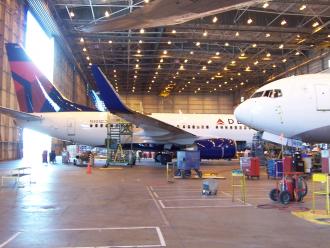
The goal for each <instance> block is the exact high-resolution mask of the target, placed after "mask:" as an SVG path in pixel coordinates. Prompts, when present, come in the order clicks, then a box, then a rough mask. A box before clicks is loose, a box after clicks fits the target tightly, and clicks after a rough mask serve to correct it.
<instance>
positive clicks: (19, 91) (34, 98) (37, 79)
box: [6, 43, 91, 113]
mask: <svg viewBox="0 0 330 248" xmlns="http://www.w3.org/2000/svg"><path fill="white" fill-rule="evenodd" d="M6 50H7V56H8V60H9V64H10V69H11V73H12V77H13V80H14V86H15V91H16V95H17V98H18V104H19V107H20V110H21V111H23V112H27V113H35V112H38V113H41V112H59V111H87V110H91V109H90V108H87V107H84V106H82V105H78V104H75V103H72V102H70V101H69V100H67V99H66V98H65V97H63V96H62V95H61V93H60V92H59V91H58V90H57V89H56V88H55V86H54V85H53V84H52V83H51V82H50V81H49V80H48V79H47V77H46V76H45V75H44V74H43V73H42V72H41V71H40V70H39V69H38V68H37V66H36V65H35V64H34V63H33V62H32V60H31V59H30V58H29V56H28V55H27V54H26V52H25V50H24V49H23V48H22V47H21V46H20V45H18V44H15V43H7V44H6Z"/></svg>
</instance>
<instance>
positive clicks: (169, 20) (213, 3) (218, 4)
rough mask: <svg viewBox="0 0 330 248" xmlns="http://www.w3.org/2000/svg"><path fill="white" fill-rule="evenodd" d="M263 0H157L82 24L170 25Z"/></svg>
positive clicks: (94, 27)
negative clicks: (96, 21)
mask: <svg viewBox="0 0 330 248" xmlns="http://www.w3.org/2000/svg"><path fill="white" fill-rule="evenodd" d="M259 2H264V0H155V1H153V2H150V3H148V4H146V5H145V6H144V7H143V8H140V9H138V10H135V11H133V12H132V13H130V14H128V15H125V16H121V17H118V18H114V19H110V20H109V19H107V20H105V21H101V22H99V23H96V24H94V23H93V24H91V25H90V26H88V27H86V28H83V31H85V32H112V31H122V30H128V29H140V28H150V27H161V26H170V25H176V24H180V23H184V22H187V21H191V20H194V19H197V18H202V17H206V16H210V15H215V14H218V13H221V12H226V11H230V10H233V9H237V8H241V7H244V6H249V5H251V4H255V3H259Z"/></svg>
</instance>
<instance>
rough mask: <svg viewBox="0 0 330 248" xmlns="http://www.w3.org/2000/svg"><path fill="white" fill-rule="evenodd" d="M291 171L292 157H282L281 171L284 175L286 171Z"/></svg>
mask: <svg viewBox="0 0 330 248" xmlns="http://www.w3.org/2000/svg"><path fill="white" fill-rule="evenodd" d="M291 171H292V157H290V156H288V157H284V158H283V172H284V175H285V174H286V173H287V172H291Z"/></svg>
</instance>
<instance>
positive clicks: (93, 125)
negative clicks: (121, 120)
mask: <svg viewBox="0 0 330 248" xmlns="http://www.w3.org/2000/svg"><path fill="white" fill-rule="evenodd" d="M108 125H109V124H102V123H101V124H98V123H96V124H90V125H89V126H90V127H108ZM110 127H118V124H110Z"/></svg>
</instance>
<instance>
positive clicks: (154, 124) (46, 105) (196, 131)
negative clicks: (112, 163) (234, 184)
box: [0, 43, 254, 159]
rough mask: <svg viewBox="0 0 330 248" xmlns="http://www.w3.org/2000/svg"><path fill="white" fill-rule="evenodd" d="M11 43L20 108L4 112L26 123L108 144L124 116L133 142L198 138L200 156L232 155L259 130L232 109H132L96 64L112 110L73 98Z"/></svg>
mask: <svg viewBox="0 0 330 248" xmlns="http://www.w3.org/2000/svg"><path fill="white" fill-rule="evenodd" d="M6 49H7V55H8V58H9V64H10V68H11V71H12V78H13V81H14V86H15V90H16V94H17V98H18V103H19V108H20V111H17V110H12V109H8V108H4V107H0V112H1V113H3V114H7V115H9V116H11V117H14V118H16V123H17V124H18V125H19V126H21V127H27V128H31V129H34V130H38V131H40V132H43V133H47V134H49V135H50V136H52V137H56V138H58V139H62V140H69V141H73V142H75V143H79V144H85V145H91V146H104V140H105V138H106V136H107V125H108V123H118V122H121V121H122V119H121V118H123V119H125V120H127V121H129V122H132V123H133V124H134V125H135V126H134V128H133V129H134V130H133V132H134V135H133V143H134V144H162V145H164V146H169V145H171V144H175V145H192V144H195V145H197V147H198V148H199V150H200V151H201V158H206V159H221V158H232V157H234V156H235V153H236V143H235V141H234V140H233V139H235V140H239V139H237V138H239V137H243V138H244V140H247V141H248V142H249V141H250V140H252V136H253V133H254V130H251V129H249V128H247V127H246V126H244V125H242V124H240V123H238V122H237V121H236V120H235V118H234V116H233V115H205V114H204V115H182V114H153V115H151V116H148V115H144V114H141V113H138V112H135V111H133V110H130V109H129V108H128V107H127V106H125V105H124V104H123V103H122V102H121V100H120V98H119V97H118V95H117V93H116V92H115V91H114V90H113V88H112V87H111V85H109V84H108V81H107V79H106V78H105V77H104V75H103V73H102V72H101V71H100V70H99V69H98V68H96V67H93V72H94V76H95V77H96V81H99V80H101V83H100V84H104V83H107V85H108V87H110V90H109V89H108V88H105V89H103V90H102V92H103V93H102V94H106V96H107V97H111V102H113V103H111V104H110V105H109V101H108V99H107V98H106V101H105V103H106V104H107V105H108V107H109V108H110V109H109V110H110V111H111V112H112V113H110V112H99V111H97V110H95V109H91V108H88V107H85V106H82V105H79V104H76V103H73V102H71V101H69V100H68V99H66V98H64V97H63V96H62V95H61V94H60V92H59V91H58V90H57V89H56V88H55V87H54V85H53V84H52V83H51V82H49V81H48V79H47V78H46V77H45V76H44V75H43V74H42V73H41V72H40V71H39V69H38V68H37V67H36V66H35V65H34V64H33V63H32V61H31V59H30V58H29V57H28V55H27V54H26V53H25V51H24V49H23V48H22V47H21V46H20V45H18V44H13V43H8V44H6ZM95 72H97V73H98V74H96V75H95ZM98 84H99V83H98ZM104 87H106V86H104ZM104 87H103V88H104ZM140 148H141V147H140Z"/></svg>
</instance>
